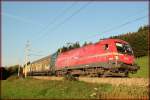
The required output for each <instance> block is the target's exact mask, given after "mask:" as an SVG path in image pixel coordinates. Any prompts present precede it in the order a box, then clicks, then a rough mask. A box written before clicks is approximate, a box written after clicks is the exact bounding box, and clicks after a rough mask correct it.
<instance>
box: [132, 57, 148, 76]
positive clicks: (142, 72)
mask: <svg viewBox="0 0 150 100" xmlns="http://www.w3.org/2000/svg"><path fill="white" fill-rule="evenodd" d="M148 59H149V58H148V56H145V57H140V58H137V59H136V64H137V65H138V66H140V69H139V70H138V71H137V73H136V74H130V76H131V77H144V78H148V77H149V64H148Z"/></svg>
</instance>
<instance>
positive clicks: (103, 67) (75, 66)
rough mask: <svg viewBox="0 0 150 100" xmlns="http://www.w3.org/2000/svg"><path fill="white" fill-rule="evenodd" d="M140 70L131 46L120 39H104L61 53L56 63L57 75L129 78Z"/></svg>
mask: <svg viewBox="0 0 150 100" xmlns="http://www.w3.org/2000/svg"><path fill="white" fill-rule="evenodd" d="M138 69H139V67H138V66H137V65H136V64H135V58H134V55H133V50H132V48H131V46H130V45H129V44H128V43H127V42H125V41H123V40H120V39H104V40H101V41H99V42H97V43H95V44H90V45H87V46H84V47H81V48H77V49H73V50H70V51H66V52H63V53H60V54H59V55H58V57H57V58H56V62H55V72H56V75H64V74H66V73H69V74H71V75H94V76H101V75H102V76H106V75H117V76H118V75H119V76H120V75H123V76H127V75H128V72H136V71H137V70H138Z"/></svg>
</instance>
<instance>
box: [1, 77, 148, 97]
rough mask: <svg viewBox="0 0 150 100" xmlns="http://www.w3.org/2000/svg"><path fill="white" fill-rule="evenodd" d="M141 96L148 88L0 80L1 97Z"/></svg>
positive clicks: (69, 82)
mask: <svg viewBox="0 0 150 100" xmlns="http://www.w3.org/2000/svg"><path fill="white" fill-rule="evenodd" d="M108 97H109V98H114V97H121V98H125V97H127V98H131V97H134V98H142V97H148V89H147V88H146V87H138V86H124V85H119V86H113V85H111V84H92V83H85V82H80V81H50V80H36V79H31V78H27V79H9V80H5V81H2V95H1V98H11V99H13V98H19V99H20V98H26V99H27V98H43V99H44V98H61V99H63V98H65V99H66V98H74V99H75V98H76V99H77V98H108Z"/></svg>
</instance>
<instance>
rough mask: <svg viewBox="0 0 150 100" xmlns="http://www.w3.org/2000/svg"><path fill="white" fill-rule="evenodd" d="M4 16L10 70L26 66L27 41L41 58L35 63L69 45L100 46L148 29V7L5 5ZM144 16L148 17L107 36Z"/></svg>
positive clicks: (4, 56)
mask: <svg viewBox="0 0 150 100" xmlns="http://www.w3.org/2000/svg"><path fill="white" fill-rule="evenodd" d="M82 7H83V9H81V10H80V12H78V13H76V12H77V11H78V10H79V9H80V8H82ZM66 9H67V10H66ZM72 14H74V15H73V16H72V17H71V18H69V19H68V17H70V16H71V15H72ZM1 16H2V65H3V66H6V65H7V66H8V65H13V64H17V63H18V62H19V64H23V62H24V48H25V44H26V41H27V40H29V41H30V43H31V49H33V50H35V51H34V54H37V55H41V56H30V59H31V61H33V60H35V59H38V58H41V57H44V56H46V55H49V54H52V53H54V52H55V51H56V50H57V49H58V48H59V47H62V46H63V45H66V43H67V42H72V43H74V42H76V41H79V43H80V44H83V43H84V41H87V42H90V41H91V42H97V41H98V40H99V39H100V38H104V37H109V36H112V35H117V34H123V33H126V32H135V31H137V30H138V28H139V27H140V26H143V25H148V3H147V2H90V3H89V2H76V3H75V2H3V3H2V14H1ZM142 16H146V17H145V18H143V19H140V20H138V21H135V22H134V21H133V22H132V23H130V24H127V25H125V26H123V27H120V28H117V29H114V30H112V31H110V32H106V33H104V31H107V30H109V29H111V28H113V27H115V26H118V25H121V24H124V23H126V22H128V21H132V20H135V19H136V18H139V17H142ZM66 19H68V20H66ZM54 20H55V21H54ZM64 20H65V22H64ZM63 22H64V23H63ZM61 23H63V24H61ZM95 34H98V35H95ZM39 51H41V52H39Z"/></svg>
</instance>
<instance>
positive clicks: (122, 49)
mask: <svg viewBox="0 0 150 100" xmlns="http://www.w3.org/2000/svg"><path fill="white" fill-rule="evenodd" d="M116 47H117V51H118V52H119V53H123V54H129V55H132V54H133V51H132V49H131V47H130V45H129V44H123V43H118V42H117V43H116Z"/></svg>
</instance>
